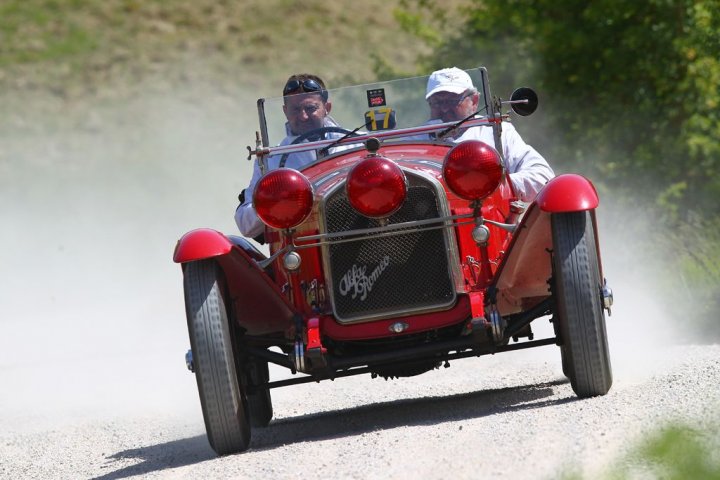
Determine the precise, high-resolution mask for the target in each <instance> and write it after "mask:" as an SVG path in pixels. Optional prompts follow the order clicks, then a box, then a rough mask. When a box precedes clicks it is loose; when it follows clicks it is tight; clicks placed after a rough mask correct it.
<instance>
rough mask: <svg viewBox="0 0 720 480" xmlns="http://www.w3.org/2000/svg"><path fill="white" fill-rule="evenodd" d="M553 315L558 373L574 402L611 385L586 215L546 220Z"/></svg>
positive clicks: (596, 264) (592, 238)
mask: <svg viewBox="0 0 720 480" xmlns="http://www.w3.org/2000/svg"><path fill="white" fill-rule="evenodd" d="M552 235H553V270H554V275H555V280H554V294H555V307H556V311H555V316H556V318H557V321H558V326H559V330H560V335H561V340H562V346H561V347H560V348H561V349H562V357H563V364H564V365H563V366H564V368H563V370H564V373H565V374H566V375H567V376H568V378H569V379H570V383H571V385H572V388H573V390H574V391H575V393H576V394H577V396H578V397H580V398H585V397H593V396H596V395H605V394H606V393H607V392H608V390H610V386H611V385H612V369H611V366H610V354H609V352H608V342H607V332H606V330H605V312H604V310H603V305H602V282H601V279H600V265H599V261H598V256H597V249H596V246H595V230H594V227H593V222H592V219H591V217H590V213H589V212H571V213H559V214H553V215H552Z"/></svg>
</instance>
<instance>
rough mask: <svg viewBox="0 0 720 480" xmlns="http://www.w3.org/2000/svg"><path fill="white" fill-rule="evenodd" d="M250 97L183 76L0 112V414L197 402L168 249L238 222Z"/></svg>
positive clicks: (175, 269) (250, 137)
mask: <svg viewBox="0 0 720 480" xmlns="http://www.w3.org/2000/svg"><path fill="white" fill-rule="evenodd" d="M254 100H255V99H254V98H234V97H232V96H229V95H218V94H217V93H215V92H212V91H205V90H204V89H199V88H191V87H188V88H187V89H185V90H183V91H179V92H175V93H174V94H167V93H165V94H152V93H148V94H147V95H139V96H137V97H135V98H133V99H132V100H130V101H126V102H123V103H121V104H118V103H116V102H107V101H105V102H102V101H97V102H96V103H92V104H84V105H81V106H75V107H72V106H70V107H69V108H68V109H67V111H65V112H63V113H61V114H59V115H58V116H57V117H56V118H49V117H47V116H46V117H39V116H38V114H37V113H35V109H34V105H33V104H32V101H31V100H29V103H28V104H27V109H26V110H24V111H23V112H14V113H13V114H14V115H15V116H16V118H17V122H16V123H17V124H19V125H20V127H21V128H17V129H16V131H14V132H13V134H12V135H10V134H8V133H7V132H6V133H4V134H3V137H5V138H3V139H2V141H1V142H0V145H2V146H0V173H1V174H2V176H1V177H0V218H1V219H2V225H3V232H2V235H1V236H0V251H1V252H2V256H1V257H0V259H1V263H0V271H2V273H3V274H2V278H1V279H0V305H1V306H2V317H1V318H0V325H2V332H3V333H2V335H1V336H0V377H2V378H3V382H2V383H3V393H2V395H0V412H3V413H2V417H5V419H6V420H7V419H11V418H16V417H28V418H31V417H47V419H52V420H53V421H57V420H59V418H58V417H59V416H72V415H73V412H77V413H78V414H82V415H87V413H88V411H92V412H94V413H95V414H98V415H107V416H112V415H114V414H116V413H120V412H124V411H127V410H129V409H130V410H135V409H138V410H139V409H143V410H146V411H151V410H152V409H153V408H155V409H159V410H167V409H175V408H193V409H194V408H195V404H196V403H197V393H196V392H195V384H194V378H193V377H192V375H191V374H189V373H188V372H187V370H185V367H184V353H185V351H186V349H187V348H189V347H188V345H189V342H188V339H187V331H186V324H185V312H184V304H183V293H182V276H181V273H180V268H179V266H178V265H176V264H174V263H173V262H172V253H173V248H174V246H175V243H176V241H177V239H178V238H179V237H180V236H181V235H182V234H183V233H185V232H186V231H188V230H191V229H193V228H198V227H211V228H215V229H217V230H220V231H225V232H228V233H236V231H237V227H236V226H235V224H234V221H233V213H234V210H235V207H236V205H237V194H238V192H239V191H240V190H241V189H242V188H244V186H245V185H247V183H248V181H249V176H250V174H251V172H252V164H251V163H250V162H249V161H247V160H246V157H247V150H246V148H245V147H246V145H251V144H253V142H254V138H255V134H254V131H255V129H256V128H257V119H256V118H257V117H256V115H257V114H256V109H255V104H254ZM38 110H41V109H38ZM194 413H197V411H195V412H194ZM2 417H0V418H2Z"/></svg>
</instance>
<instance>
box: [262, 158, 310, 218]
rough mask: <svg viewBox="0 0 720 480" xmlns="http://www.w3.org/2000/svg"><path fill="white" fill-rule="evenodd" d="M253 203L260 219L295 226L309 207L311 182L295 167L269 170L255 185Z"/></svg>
mask: <svg viewBox="0 0 720 480" xmlns="http://www.w3.org/2000/svg"><path fill="white" fill-rule="evenodd" d="M253 205H254V206H255V211H256V212H257V214H258V216H259V217H260V220H262V221H263V222H265V223H266V224H267V225H269V226H271V227H274V228H292V227H295V226H297V225H300V224H301V223H302V222H303V221H304V220H305V219H306V218H307V216H308V215H310V212H311V211H312V206H313V190H312V185H310V181H309V180H308V179H307V177H305V175H303V174H302V173H300V172H298V171H297V170H293V169H291V168H278V169H277V170H271V171H269V172H268V173H266V174H265V175H264V176H263V177H262V178H261V179H260V181H258V183H257V185H255V192H254V193H253Z"/></svg>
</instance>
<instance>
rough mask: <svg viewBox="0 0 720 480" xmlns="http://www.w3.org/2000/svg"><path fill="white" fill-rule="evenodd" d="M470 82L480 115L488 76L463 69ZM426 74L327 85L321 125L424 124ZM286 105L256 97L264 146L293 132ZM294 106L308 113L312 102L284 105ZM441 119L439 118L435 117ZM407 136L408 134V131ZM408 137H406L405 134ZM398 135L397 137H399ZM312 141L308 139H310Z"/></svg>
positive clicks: (382, 127) (378, 127)
mask: <svg viewBox="0 0 720 480" xmlns="http://www.w3.org/2000/svg"><path fill="white" fill-rule="evenodd" d="M466 72H467V73H468V74H469V75H470V78H471V80H472V83H473V85H474V86H475V88H476V89H477V90H478V93H479V95H480V99H479V102H478V110H479V113H480V114H481V115H485V114H487V112H488V107H487V104H488V103H489V102H488V100H487V98H486V97H487V95H489V93H488V92H487V76H486V72H485V69H484V68H475V69H470V70H466ZM428 78H429V76H423V77H412V78H403V79H398V80H390V81H385V82H377V83H370V84H365V85H356V86H351V87H340V88H329V89H328V90H327V95H328V96H327V101H328V102H329V103H330V104H331V107H330V114H329V116H330V118H329V119H327V120H326V121H325V124H324V126H332V125H333V123H334V124H335V126H339V127H341V128H342V129H344V130H348V131H353V130H357V131H358V132H363V133H365V132H375V131H378V132H388V131H393V130H399V129H404V128H410V127H417V126H421V125H424V124H426V123H427V122H428V121H429V120H431V113H430V107H429V105H428V102H427V100H425V93H426V88H427V84H428ZM291 97H297V98H295V99H294V100H298V99H300V98H301V97H314V98H316V99H318V101H321V100H320V95H317V94H315V95H313V94H305V95H292V96H291ZM288 98H290V97H288ZM283 106H286V105H285V101H284V98H283V97H282V96H279V97H274V98H267V99H260V100H258V113H259V116H260V132H261V136H262V140H263V145H264V146H265V147H272V146H276V145H279V144H281V143H282V142H283V140H284V139H286V137H288V135H291V134H293V133H296V132H293V131H292V128H291V127H290V124H289V123H288V118H287V117H286V114H285V112H284V110H283ZM286 108H288V109H289V108H294V109H295V112H296V113H300V110H301V109H307V110H305V111H306V112H307V113H311V112H312V109H313V108H314V107H313V105H309V106H308V105H294V106H289V105H288V106H286ZM437 122H440V120H437ZM408 136H410V133H408ZM406 138H407V137H406ZM402 139H403V137H402V136H401V137H399V138H398V140H402ZM313 140H315V139H314V138H311V139H310V141H313Z"/></svg>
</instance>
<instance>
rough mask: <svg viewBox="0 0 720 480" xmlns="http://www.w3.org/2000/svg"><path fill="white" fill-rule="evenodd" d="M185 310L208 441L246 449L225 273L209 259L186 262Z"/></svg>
mask: <svg viewBox="0 0 720 480" xmlns="http://www.w3.org/2000/svg"><path fill="white" fill-rule="evenodd" d="M184 273H185V275H184V286H185V309H186V313H187V321H188V331H189V334H190V345H191V348H192V352H193V362H194V365H195V378H196V380H197V385H198V392H199V394H200V403H201V405H202V412H203V417H204V419H205V429H206V431H207V436H208V441H209V442H210V445H211V446H212V448H213V450H215V452H217V453H218V455H225V454H229V453H237V452H242V451H244V450H246V449H247V448H248V446H249V444H250V423H249V419H248V412H247V406H246V400H245V395H244V392H243V390H242V384H241V383H240V382H238V376H237V370H236V367H235V365H236V363H235V354H234V352H233V341H232V336H231V335H232V333H231V329H230V324H229V323H228V315H227V308H226V303H225V298H224V296H223V285H224V278H223V276H222V273H221V271H220V269H219V268H218V266H217V264H216V263H215V262H214V261H212V260H201V261H196V262H191V263H188V264H187V265H186V266H185V272H184Z"/></svg>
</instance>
